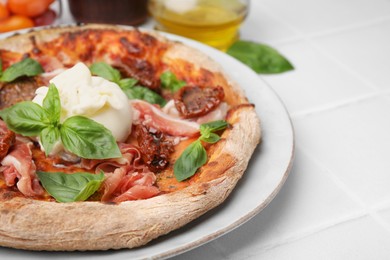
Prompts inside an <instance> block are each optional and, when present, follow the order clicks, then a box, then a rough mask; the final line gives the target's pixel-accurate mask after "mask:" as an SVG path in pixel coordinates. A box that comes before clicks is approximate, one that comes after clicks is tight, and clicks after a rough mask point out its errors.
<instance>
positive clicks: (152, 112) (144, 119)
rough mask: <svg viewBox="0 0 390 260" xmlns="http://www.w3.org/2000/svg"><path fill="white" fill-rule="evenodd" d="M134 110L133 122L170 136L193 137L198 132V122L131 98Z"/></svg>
mask: <svg viewBox="0 0 390 260" xmlns="http://www.w3.org/2000/svg"><path fill="white" fill-rule="evenodd" d="M130 104H131V105H132V107H133V109H134V110H136V111H135V112H136V113H135V115H134V118H135V119H136V120H135V123H142V124H144V125H147V126H149V127H153V128H155V129H157V130H159V131H161V132H163V133H166V134H169V135H172V136H181V137H193V136H196V135H198V134H199V124H198V123H196V122H191V121H188V120H183V119H180V118H176V117H173V116H170V115H168V114H166V113H164V112H163V111H162V110H161V109H159V108H157V107H156V106H154V105H151V104H149V103H147V102H145V101H142V100H131V101H130Z"/></svg>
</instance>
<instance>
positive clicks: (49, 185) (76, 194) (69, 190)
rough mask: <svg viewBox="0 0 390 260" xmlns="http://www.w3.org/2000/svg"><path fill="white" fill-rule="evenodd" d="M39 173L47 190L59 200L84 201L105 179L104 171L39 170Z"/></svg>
mask: <svg viewBox="0 0 390 260" xmlns="http://www.w3.org/2000/svg"><path fill="white" fill-rule="evenodd" d="M37 175H38V178H39V180H40V182H41V183H42V186H43V187H44V188H45V190H46V191H47V192H48V193H49V194H50V195H51V196H53V197H54V198H55V199H56V200H57V201H58V202H74V201H84V200H86V199H88V198H89V197H90V196H91V195H92V194H94V193H95V192H96V191H97V190H98V189H99V188H100V186H101V184H102V182H103V180H104V174H103V173H100V174H92V173H86V172H80V173H72V174H67V173H63V172H42V171H37Z"/></svg>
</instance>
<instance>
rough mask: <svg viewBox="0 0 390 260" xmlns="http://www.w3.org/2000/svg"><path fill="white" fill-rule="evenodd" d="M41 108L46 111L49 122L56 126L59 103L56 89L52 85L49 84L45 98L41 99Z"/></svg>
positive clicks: (58, 120)
mask: <svg viewBox="0 0 390 260" xmlns="http://www.w3.org/2000/svg"><path fill="white" fill-rule="evenodd" d="M42 107H43V108H44V109H45V110H46V113H47V115H48V117H49V120H50V122H51V123H52V124H54V125H57V124H58V123H59V122H60V116H61V101H60V94H59V93H58V89H57V88H56V86H55V85H54V84H53V83H51V84H50V86H49V90H48V92H47V94H46V97H45V98H44V99H43V102H42Z"/></svg>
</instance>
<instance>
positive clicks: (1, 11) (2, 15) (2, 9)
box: [0, 3, 9, 21]
mask: <svg viewBox="0 0 390 260" xmlns="http://www.w3.org/2000/svg"><path fill="white" fill-rule="evenodd" d="M8 17H9V11H8V8H7V6H5V5H4V4H2V3H0V21H2V20H4V19H6V18H8Z"/></svg>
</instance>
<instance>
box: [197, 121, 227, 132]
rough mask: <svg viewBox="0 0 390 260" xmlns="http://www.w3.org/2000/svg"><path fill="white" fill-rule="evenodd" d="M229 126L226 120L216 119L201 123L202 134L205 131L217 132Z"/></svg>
mask: <svg viewBox="0 0 390 260" xmlns="http://www.w3.org/2000/svg"><path fill="white" fill-rule="evenodd" d="M227 126H228V123H227V122H226V121H225V120H216V121H212V122H208V123H204V124H201V125H200V134H201V135H203V133H204V132H206V131H208V132H217V131H220V130H223V129H225V128H226V127H227Z"/></svg>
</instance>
